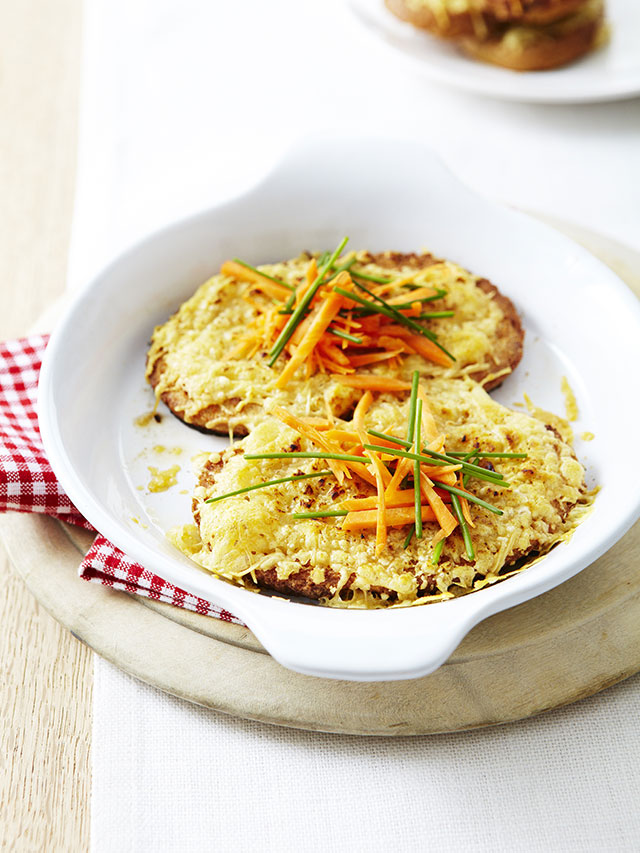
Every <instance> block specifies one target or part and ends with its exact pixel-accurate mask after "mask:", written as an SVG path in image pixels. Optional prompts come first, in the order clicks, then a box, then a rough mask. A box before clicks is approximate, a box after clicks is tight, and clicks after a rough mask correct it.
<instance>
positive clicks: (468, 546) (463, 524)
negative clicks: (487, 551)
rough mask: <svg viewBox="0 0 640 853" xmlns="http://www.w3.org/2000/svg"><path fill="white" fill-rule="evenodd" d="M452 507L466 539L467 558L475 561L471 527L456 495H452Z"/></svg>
mask: <svg viewBox="0 0 640 853" xmlns="http://www.w3.org/2000/svg"><path fill="white" fill-rule="evenodd" d="M451 505H452V506H453V511H454V512H455V514H456V516H457V517H458V522H459V524H460V529H461V530H462V538H463V539H464V547H465V549H466V552H467V557H468V558H469V559H470V560H475V558H476V554H475V551H474V550H473V542H472V541H471V534H470V533H469V525H468V524H467V521H466V519H465V517H464V515H463V514H462V505H461V504H460V499H459V498H458V497H456V495H451Z"/></svg>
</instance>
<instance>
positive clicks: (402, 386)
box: [332, 373, 411, 393]
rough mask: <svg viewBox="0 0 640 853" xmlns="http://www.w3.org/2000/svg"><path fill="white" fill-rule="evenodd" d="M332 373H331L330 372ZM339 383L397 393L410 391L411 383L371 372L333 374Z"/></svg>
mask: <svg viewBox="0 0 640 853" xmlns="http://www.w3.org/2000/svg"><path fill="white" fill-rule="evenodd" d="M332 375H333V374H332ZM334 378H335V379H337V380H338V382H340V384H341V385H348V386H349V387H350V388H362V390H363V391H364V390H369V391H390V392H391V393H397V392H399V391H410V390H411V383H410V382H403V381H402V380H401V379H394V378H392V377H390V376H375V375H373V374H367V373H364V374H360V375H359V376H340V375H338V376H334Z"/></svg>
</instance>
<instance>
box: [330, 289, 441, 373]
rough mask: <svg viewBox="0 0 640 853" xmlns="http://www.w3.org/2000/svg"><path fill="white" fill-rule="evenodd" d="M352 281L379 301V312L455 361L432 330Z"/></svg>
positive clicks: (368, 303)
mask: <svg viewBox="0 0 640 853" xmlns="http://www.w3.org/2000/svg"><path fill="white" fill-rule="evenodd" d="M353 283H354V284H355V286H356V287H359V288H360V290H364V292H365V293H367V294H368V295H369V296H370V297H371V298H372V299H374V300H375V301H376V302H378V303H379V308H380V313H381V314H386V315H387V316H389V317H393V319H394V320H396V321H397V322H398V323H401V324H402V325H403V326H408V327H409V328H410V329H413V330H414V331H416V332H417V333H418V334H419V335H423V336H424V337H425V338H429V340H430V341H432V342H433V343H434V344H435V345H436V346H437V347H438V349H440V350H442V352H443V353H444V354H445V355H448V356H449V358H450V359H451V360H452V361H455V358H454V357H453V356H452V355H451V353H450V352H449V351H448V350H446V349H445V348H444V347H443V346H442V344H441V343H439V342H438V336H437V335H435V334H434V333H433V332H432V331H430V330H429V329H426V328H425V327H424V326H421V325H420V323H416V322H414V321H413V320H412V319H411V317H405V316H404V314H401V313H400V311H398V310H397V309H396V308H394V306H393V305H389V303H388V302H385V300H384V299H383V298H382V297H381V296H376V294H375V293H374V292H373V291H372V290H369V288H368V287H365V286H364V284H361V283H360V282H358V281H354V282H353ZM334 289H335V288H334ZM347 295H349V294H347ZM351 298H352V299H354V298H355V295H354V294H352V295H351ZM356 301H359V300H356ZM364 302H365V304H367V305H371V303H370V302H367V301H366V300H364Z"/></svg>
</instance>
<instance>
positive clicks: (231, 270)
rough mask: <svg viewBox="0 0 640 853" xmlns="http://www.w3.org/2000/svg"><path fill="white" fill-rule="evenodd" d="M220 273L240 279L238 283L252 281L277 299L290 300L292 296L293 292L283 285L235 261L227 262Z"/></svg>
mask: <svg viewBox="0 0 640 853" xmlns="http://www.w3.org/2000/svg"><path fill="white" fill-rule="evenodd" d="M220 272H221V273H222V275H228V276H229V277H230V278H235V279H238V281H250V282H251V283H252V284H254V285H259V286H260V289H261V290H263V291H264V292H265V293H267V294H268V295H269V296H274V297H275V298H276V299H288V298H289V297H290V296H291V291H290V290H288V289H287V288H286V287H284V286H283V285H281V284H277V283H276V282H275V281H271V279H270V278H267V277H266V276H265V275H261V274H260V273H259V272H256V271H255V270H250V269H249V268H248V267H244V266H242V264H237V263H236V262H235V261H225V262H224V263H223V264H222V266H221V267H220Z"/></svg>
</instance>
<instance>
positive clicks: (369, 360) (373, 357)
mask: <svg viewBox="0 0 640 853" xmlns="http://www.w3.org/2000/svg"><path fill="white" fill-rule="evenodd" d="M401 352H402V350H393V351H392V352H370V353H367V354H366V355H352V356H351V358H350V359H349V361H350V362H351V365H352V366H353V367H364V366H365V365H366V364H377V363H378V362H380V361H388V360H389V359H390V358H395V356H397V355H399V354H400V353H401Z"/></svg>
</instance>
